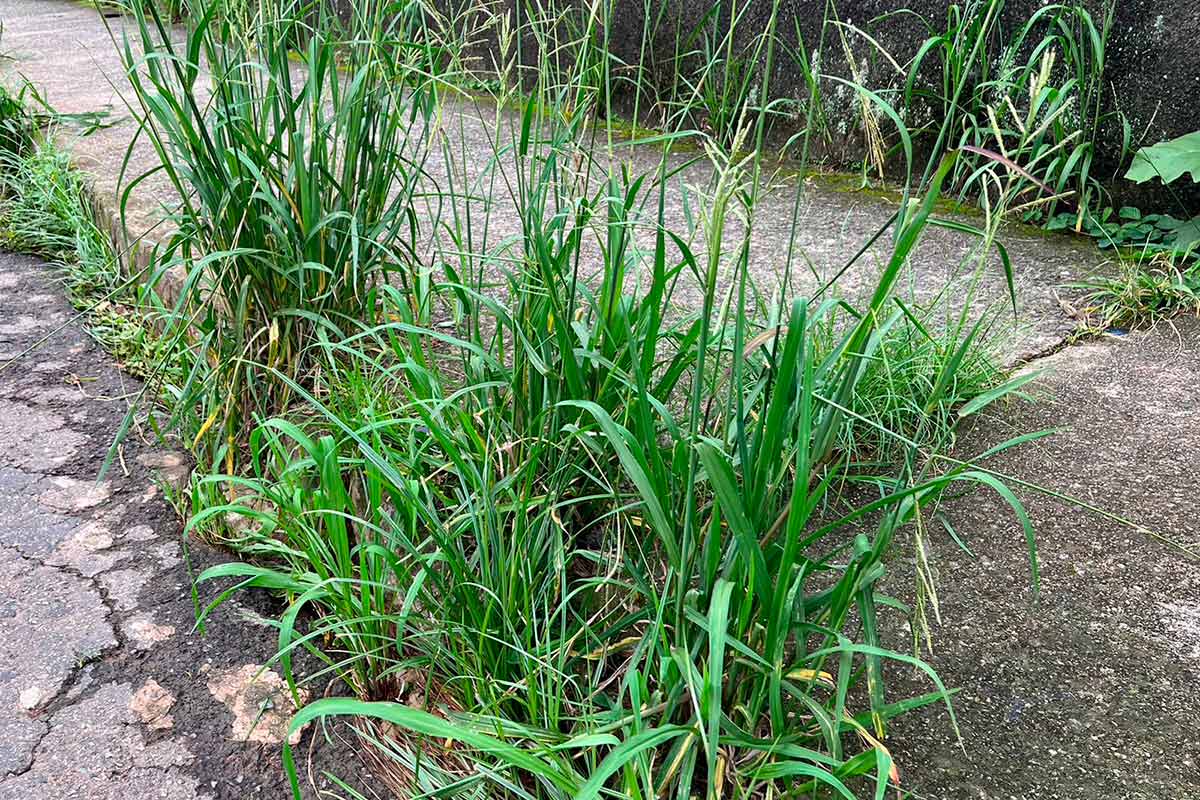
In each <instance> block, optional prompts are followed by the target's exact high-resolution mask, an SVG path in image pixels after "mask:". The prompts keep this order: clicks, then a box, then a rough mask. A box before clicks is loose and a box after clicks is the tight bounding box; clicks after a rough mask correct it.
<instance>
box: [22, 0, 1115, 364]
mask: <svg viewBox="0 0 1200 800" xmlns="http://www.w3.org/2000/svg"><path fill="white" fill-rule="evenodd" d="M0 22H2V23H3V25H4V29H5V30H4V40H3V47H4V49H5V51H6V54H7V55H8V56H9V57H10V58H11V59H12V61H11V62H10V63H9V64H8V66H7V73H8V74H7V78H6V79H7V80H8V81H9V82H10V83H11V82H12V81H13V80H15V79H16V77H17V75H18V74H19V75H20V76H23V77H25V78H27V79H29V80H30V81H31V82H32V83H33V84H34V85H36V86H37V87H38V88H39V90H40V91H41V93H42V94H43V95H44V96H45V98H46V100H47V101H48V102H49V103H50V104H51V105H52V106H54V107H55V108H57V109H58V110H60V111H62V112H68V113H73V114H82V113H89V112H98V111H105V110H111V111H112V112H113V116H112V117H111V118H110V121H118V120H119V122H118V124H115V125H113V126H112V127H108V128H104V129H101V130H99V131H96V132H93V133H91V134H90V135H88V136H83V137H78V136H74V135H73V134H71V133H70V131H69V130H64V131H63V132H62V136H63V139H64V141H68V142H70V143H71V144H72V146H73V148H74V152H75V157H76V160H77V162H78V164H79V166H80V167H81V169H82V170H83V171H84V172H85V173H86V174H87V175H88V177H89V180H90V182H91V184H92V186H93V189H94V194H95V197H96V198H97V200H98V201H99V203H100V205H101V206H102V207H103V208H104V209H105V210H106V213H107V215H108V216H109V217H111V218H114V219H115V218H116V217H117V216H119V206H118V203H117V198H118V197H119V194H118V183H119V181H118V178H119V175H120V171H121V165H122V161H123V159H124V157H125V152H126V148H127V145H128V142H129V140H130V139H131V138H132V136H133V133H134V130H135V125H134V123H133V121H132V119H130V118H129V115H128V111H127V110H126V109H125V107H124V103H123V102H122V101H121V100H120V98H119V96H118V94H117V92H116V91H115V90H114V87H118V88H120V89H121V90H122V91H123V92H125V93H126V94H127V93H128V90H127V89H126V88H125V84H124V78H123V73H122V67H121V64H120V59H119V57H118V55H117V52H116V50H115V48H114V46H113V42H112V40H111V36H110V33H109V30H108V29H107V28H106V27H105V26H104V25H103V24H101V19H100V17H99V16H98V15H97V13H96V12H95V11H94V10H92V9H88V8H86V7H82V6H80V5H76V4H74V3H71V2H68V1H67V0H7V2H5V4H4V6H3V8H2V9H0ZM109 23H110V24H111V25H112V26H113V31H114V32H115V33H116V34H117V35H118V37H119V36H120V33H119V29H120V26H121V25H122V24H123V23H122V22H121V20H120V19H119V18H113V19H110V20H109ZM519 129H520V120H519V119H518V118H516V117H515V116H514V115H513V114H510V113H508V112H502V113H499V114H497V113H496V110H495V109H494V108H492V107H490V106H488V105H486V104H482V103H476V102H474V101H467V100H462V101H459V102H456V103H452V104H451V105H450V107H449V108H448V109H447V111H446V114H445V116H444V119H443V123H442V128H441V133H442V135H445V136H447V137H449V139H450V144H449V146H448V149H449V151H451V152H454V153H456V154H458V158H457V161H458V163H457V164H455V165H448V164H446V163H445V161H444V159H443V151H442V150H441V148H440V147H435V148H434V151H433V152H432V154H431V158H430V161H429V163H428V164H427V165H426V168H427V169H428V172H429V174H428V180H429V181H430V186H431V187H432V186H433V185H437V186H440V187H445V186H446V185H448V182H447V179H446V178H447V174H448V172H449V171H450V170H452V169H453V170H455V172H456V175H455V178H456V179H455V185H457V186H460V187H465V188H467V189H470V190H474V191H477V192H479V193H481V194H486V195H489V196H490V197H491V198H492V199H491V200H490V201H489V202H487V203H486V204H485V203H474V204H472V206H473V208H472V213H473V214H474V215H475V216H474V223H475V229H476V233H477V234H478V233H479V231H483V230H486V232H487V234H486V238H480V239H477V240H476V241H475V242H473V245H474V248H475V250H476V251H477V254H478V256H477V258H476V264H477V265H478V266H479V268H481V269H491V270H495V269H496V264H497V263H503V259H504V258H505V257H513V256H519V255H520V254H519V252H516V251H515V250H514V243H513V241H514V237H516V235H517V234H519V232H520V229H519V219H520V218H519V215H518V214H516V213H514V209H513V205H512V203H511V201H510V199H509V198H508V197H507V191H506V190H505V189H504V187H505V186H506V185H511V184H512V183H513V182H514V181H515V177H514V176H513V175H512V174H508V175H505V176H498V175H497V176H492V175H489V174H488V173H487V172H486V170H487V165H488V164H490V163H492V161H493V155H494V153H495V152H497V151H498V150H499V149H501V148H504V147H506V146H507V145H508V144H509V143H510V142H511V141H512V140H513V137H514V136H515V135H516V132H517V131H519ZM697 155H698V154H696V153H687V154H681V155H677V156H674V157H673V160H672V164H673V166H682V165H684V163H685V162H687V161H693V162H694V163H691V164H690V166H686V167H684V168H683V169H682V170H681V171H680V172H679V173H678V174H677V175H676V176H675V177H673V178H672V179H671V180H672V181H673V185H672V187H670V189H669V191H668V192H667V198H668V206H667V208H666V212H665V218H666V224H667V226H668V227H669V229H670V230H672V231H675V232H677V233H679V234H680V235H681V236H682V237H684V238H685V239H688V238H690V240H691V244H692V246H693V247H694V249H696V250H697V251H698V252H700V253H702V252H703V242H702V241H700V237H699V235H698V234H697V233H696V232H695V231H694V230H692V229H691V228H690V226H689V221H688V220H689V214H692V215H694V213H695V210H696V208H697V204H698V203H699V202H700V197H701V195H702V194H703V193H704V190H705V187H707V186H708V185H709V183H710V182H711V179H712V175H713V170H712V166H711V164H710V163H709V162H708V161H707V160H706V159H703V158H697ZM155 158H156V156H155V154H154V152H153V150H152V148H151V147H150V145H149V142H147V141H146V139H145V137H142V139H141V140H140V141H139V142H138V144H137V146H135V148H134V150H133V155H132V159H131V161H132V165H131V166H130V167H129V168H128V172H127V175H126V179H127V180H128V179H129V178H130V177H132V176H134V175H137V174H139V173H141V172H142V171H144V170H146V169H149V168H151V167H153V166H154V165H155V164H156V163H157V162H156V160H155ZM612 158H613V159H615V160H617V161H621V162H625V163H628V164H630V165H631V166H632V169H633V171H634V173H635V174H637V173H639V172H653V171H655V170H656V168H657V166H658V162H659V159H660V155H659V151H658V150H657V149H655V148H646V147H642V148H637V149H632V150H631V149H630V148H627V147H622V146H617V147H616V149H615V150H614V152H613V154H612ZM600 160H601V164H603V163H604V162H606V161H607V160H608V157H607V156H602V157H601V159H600ZM508 169H509V170H511V169H512V167H509V168H508ZM596 178H597V176H595V175H593V181H592V186H593V187H595V186H596V185H597V182H596ZM770 185H771V190H770V191H768V192H767V193H766V195H765V197H764V198H763V200H762V201H761V203H760V205H759V207H758V210H757V213H756V216H755V219H754V228H753V237H752V244H751V250H750V262H751V266H750V269H751V273H752V275H753V278H754V280H755V282H756V283H757V284H758V285H759V286H760V287H761V289H762V291H763V293H764V295H765V296H766V297H768V298H769V297H771V296H772V295H773V293H775V292H776V291H779V292H780V293H781V294H783V295H784V296H785V297H788V296H792V295H796V294H805V293H811V292H812V291H813V290H814V289H815V287H816V286H817V285H819V284H820V283H822V282H823V281H824V280H826V279H828V278H830V277H831V276H833V275H834V274H835V273H837V271H838V270H839V269H841V268H842V267H843V265H844V264H845V263H846V261H847V260H848V259H849V258H850V256H851V255H853V254H854V253H855V252H856V251H857V250H858V249H859V248H860V247H861V246H862V245H863V244H864V243H866V242H867V241H868V240H869V239H870V238H871V236H872V235H874V234H875V233H876V232H877V231H878V230H879V229H880V228H881V227H882V226H884V225H885V224H886V222H887V220H888V218H889V217H890V216H891V214H892V213H893V211H894V210H895V204H894V202H890V201H889V200H887V199H885V198H881V197H870V196H866V195H863V194H857V193H853V192H847V191H844V190H842V189H841V188H839V187H838V185H837V184H836V183H827V182H824V181H822V180H819V179H818V180H810V181H809V183H808V185H807V186H806V187H805V193H804V197H803V200H802V201H801V203H800V205H799V214H798V216H797V219H796V224H795V226H794V227H793V225H792V217H793V213H792V212H793V207H794V205H795V203H796V182H795V179H794V178H793V177H792V175H791V173H789V172H788V171H787V169H786V168H785V169H781V170H779V171H774V170H772V172H771V181H770ZM685 190H686V194H687V196H688V200H687V204H689V205H685V201H684V199H683V198H684V197H685ZM593 191H594V188H593ZM174 202H175V198H174V195H173V193H172V191H171V188H170V186H168V185H166V184H165V181H164V180H163V177H162V175H161V174H160V175H156V176H154V177H153V178H151V179H150V180H149V181H147V182H145V183H143V184H141V185H140V186H138V187H137V189H136V190H135V191H134V192H133V194H132V196H131V198H130V202H129V206H128V208H127V209H126V211H127V217H126V219H127V222H128V224H129V230H128V233H127V234H121V236H120V237H118V239H119V240H120V241H132V240H135V239H137V238H138V237H140V236H142V235H144V234H147V232H148V231H149V233H148V235H147V239H148V240H150V241H154V240H159V239H161V237H162V236H163V235H164V233H165V231H166V228H165V227H162V226H159V227H155V226H156V225H158V223H159V222H160V221H161V220H162V219H163V217H164V212H165V210H166V209H168V208H170V207H171V206H172V205H173V203H174ZM645 212H646V214H647V215H648V216H653V213H654V208H653V198H651V202H650V206H649V207H647V208H646V209H645ZM485 220H486V226H485V224H484V223H485ZM730 225H731V229H732V230H733V231H736V230H739V229H740V228H739V224H738V223H737V221H736V220H732V219H731V220H730ZM429 227H430V226H429V225H428V222H426V228H427V229H428V228H429ZM639 235H640V237H641V242H642V244H643V246H644V247H646V248H651V247H652V246H653V239H652V234H651V233H650V232H649V230H648V229H641V230H640V231H639ZM1001 238H1002V240H1003V242H1004V244H1005V245H1006V246H1007V248H1008V250H1009V253H1010V255H1011V257H1012V260H1013V265H1014V269H1015V272H1016V283H1017V290H1018V297H1019V300H1020V304H1021V310H1020V314H1019V322H1018V324H1017V326H1016V328H1017V329H1018V332H1017V333H1016V334H1014V336H1013V342H1012V347H1011V349H1012V355H1013V357H1014V358H1019V357H1023V356H1028V355H1030V354H1033V353H1038V352H1043V351H1045V350H1047V349H1050V348H1053V347H1054V346H1056V345H1058V344H1059V343H1061V341H1062V340H1063V338H1064V337H1065V336H1066V335H1068V334H1069V333H1070V332H1071V331H1072V330H1073V329H1074V328H1075V325H1076V323H1075V321H1074V320H1072V319H1070V318H1069V317H1067V316H1066V315H1065V314H1064V313H1063V311H1062V309H1061V307H1060V304H1059V302H1058V298H1057V291H1058V290H1057V288H1056V287H1058V286H1059V285H1060V284H1062V283H1063V282H1064V281H1066V280H1069V279H1073V278H1079V277H1082V276H1084V275H1086V274H1089V273H1091V272H1093V271H1095V270H1096V269H1097V268H1099V266H1100V264H1101V263H1102V261H1103V258H1102V256H1101V255H1100V254H1099V253H1098V252H1097V251H1096V249H1095V248H1094V247H1093V245H1092V244H1091V242H1090V241H1084V240H1077V239H1071V238H1068V237H1059V236H1047V235H1045V234H1043V233H1041V232H1039V231H1036V230H1031V229H1025V228H1022V227H1020V226H1013V227H1011V228H1009V229H1006V230H1005V231H1004V233H1003V235H1002V237H1001ZM789 241H790V242H792V243H793V244H794V247H795V261H794V264H793V266H792V275H791V279H790V282H789V284H790V285H789V286H787V287H780V282H781V274H782V272H783V271H784V266H785V261H786V256H787V252H788V245H789ZM890 241H891V234H890V232H887V233H885V234H884V235H883V236H882V237H880V241H879V243H878V244H877V245H876V246H875V247H873V248H872V249H871V250H870V251H869V252H868V253H867V255H866V256H865V257H864V258H863V259H862V260H861V261H860V262H859V264H858V265H856V266H855V267H854V268H853V269H851V270H849V272H847V273H846V275H845V276H844V277H843V278H842V279H841V280H840V281H838V283H837V285H836V291H838V292H840V293H841V294H842V295H844V296H846V297H848V298H850V299H852V300H861V299H863V298H864V296H865V295H867V294H868V293H869V291H870V290H871V288H872V287H873V285H874V282H875V278H876V276H877V274H878V271H879V269H880V265H881V264H882V263H883V262H884V260H885V259H886V257H887V254H888V252H887V248H888V244H889V242H890ZM726 244H727V246H728V247H730V248H731V249H732V248H736V247H737V245H738V237H737V236H736V234H735V233H730V234H729V235H728V236H727V239H726ZM978 247H979V242H978V240H977V239H976V238H975V237H972V236H969V235H964V234H961V233H957V232H954V231H950V230H946V229H940V228H935V229H930V230H929V231H928V232H927V235H926V237H925V239H924V240H923V242H922V244H921V246H920V248H919V249H918V251H917V252H916V255H915V256H914V257H913V258H912V260H911V262H910V264H911V267H910V271H909V273H910V274H909V275H908V276H906V277H905V278H904V286H905V288H904V289H903V290H902V293H905V294H907V295H910V296H911V298H913V299H915V300H917V301H923V302H932V301H933V299H934V298H935V297H938V296H939V295H941V293H942V292H943V291H945V292H946V294H945V295H944V299H945V300H946V301H947V302H948V303H949V304H951V305H954V304H958V303H961V302H964V301H965V300H966V299H967V298H968V296H969V297H970V299H971V301H972V303H973V305H974V306H976V307H977V308H980V309H981V308H983V307H985V306H987V305H989V304H996V303H1003V302H1006V300H1005V298H1006V292H1007V285H1006V282H1005V280H1004V278H1003V274H1002V271H1001V269H1000V265H999V262H998V260H997V259H996V258H994V257H993V258H990V259H989V258H986V257H984V258H982V259H975V258H974V257H973V254H975V253H976V251H977V248H978ZM593 252H594V251H593ZM483 254H487V255H488V256H490V258H489V259H485V258H484V257H483ZM585 267H586V265H585ZM977 270H979V271H981V278H980V280H979V281H978V283H976V281H975V276H976V272H977ZM726 286H727V283H723V284H722V288H723V289H724V288H725V287H726ZM675 300H676V305H677V307H679V308H682V309H687V308H689V307H690V308H693V309H694V308H696V307H698V304H699V291H698V287H697V286H696V285H695V283H694V282H692V283H688V278H687V276H685V279H684V281H682V282H681V286H680V288H679V290H678V292H677V295H676V297H675Z"/></svg>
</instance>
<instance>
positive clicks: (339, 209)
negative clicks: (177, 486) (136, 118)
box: [123, 2, 440, 463]
mask: <svg viewBox="0 0 1200 800" xmlns="http://www.w3.org/2000/svg"><path fill="white" fill-rule="evenodd" d="M210 10H211V9H209V8H206V13H205V14H204V15H203V16H201V17H200V18H199V19H198V20H197V21H195V23H194V24H193V25H192V26H190V27H189V29H188V33H187V42H186V43H185V44H183V45H182V46H180V45H177V44H176V43H175V40H174V38H173V35H174V33H173V31H172V29H171V28H170V27H169V26H168V21H167V20H166V19H164V18H163V16H162V15H161V14H160V13H159V12H158V10H157V9H156V8H154V7H153V6H151V7H150V9H149V10H148V11H147V10H143V8H142V7H141V6H134V7H133V9H132V11H133V15H134V20H135V27H134V31H135V34H134V35H135V36H136V38H137V42H136V45H135V43H134V42H132V41H126V42H125V43H124V50H123V55H124V60H125V64H126V66H127V69H128V76H129V80H130V84H131V86H132V89H133V97H134V102H135V103H137V104H138V105H139V106H140V108H141V111H142V114H143V119H144V128H143V132H144V135H145V136H146V137H148V138H149V140H150V141H151V142H152V143H153V144H154V146H155V148H156V149H157V150H158V152H159V154H160V156H161V161H162V165H163V166H162V169H163V171H164V172H165V174H166V175H167V177H168V178H169V179H170V181H171V182H172V184H174V186H175V189H176V191H177V192H178V194H179V197H180V199H181V203H182V204H181V206H180V209H179V211H178V212H177V213H176V214H175V221H176V222H177V223H178V227H179V232H178V234H177V235H175V236H174V237H173V238H172V239H171V241H170V243H169V245H168V246H167V247H166V248H165V249H164V250H163V251H162V252H160V253H159V261H158V266H159V272H160V274H161V273H162V272H165V271H166V270H169V269H181V270H183V271H184V272H185V273H186V279H185V281H184V284H183V285H184V289H183V292H182V296H181V297H180V299H179V303H178V305H177V307H176V309H175V311H174V313H173V314H172V315H171V320H172V323H173V324H174V325H175V327H176V331H177V335H178V336H179V337H180V338H181V339H185V340H188V341H189V342H190V346H191V347H192V348H194V350H195V351H196V352H197V353H200V354H211V358H209V357H208V356H207V355H205V356H204V357H198V358H196V359H195V363H196V364H197V365H198V366H199V367H201V368H200V369H198V370H196V371H194V372H193V373H192V374H191V375H189V379H188V381H187V383H186V385H184V386H182V387H181V388H180V390H179V394H180V406H181V407H182V408H184V409H186V410H187V411H188V413H191V412H192V410H193V409H195V408H197V407H199V408H201V409H202V411H201V412H200V413H201V418H202V419H203V423H202V424H201V426H200V429H199V430H198V431H197V432H196V435H195V440H196V444H197V445H200V444H206V445H207V456H208V458H209V459H210V460H211V461H213V462H215V461H218V460H221V459H226V460H228V461H229V462H230V463H232V462H233V461H236V460H237V458H238V448H239V447H240V445H241V444H242V443H243V439H242V432H243V428H244V427H245V426H247V425H249V424H250V423H251V420H253V419H254V417H255V415H257V414H270V413H274V412H276V411H279V410H281V409H284V408H286V407H287V405H288V403H289V402H290V401H291V399H292V398H293V397H294V390H293V389H291V388H290V386H289V383H288V382H286V381H283V380H280V379H278V378H277V377H276V375H283V376H286V377H287V378H288V379H290V380H291V381H295V382H298V383H299V384H300V385H302V386H311V382H312V372H313V370H314V369H315V363H314V361H313V358H312V353H313V350H312V346H313V344H314V343H315V342H316V341H318V340H319V339H320V338H322V337H331V338H338V337H340V336H341V335H342V333H341V332H342V330H343V328H344V326H346V325H347V323H351V324H352V323H355V322H356V321H358V320H361V319H364V318H370V316H371V314H372V311H373V305H374V302H375V301H374V299H373V297H374V293H373V290H374V288H375V287H376V286H377V285H379V284H381V283H384V282H387V281H388V280H398V281H401V282H406V281H412V280H414V278H415V275H416V274H417V273H418V272H419V268H420V264H421V259H422V254H421V253H419V252H418V251H417V249H416V247H417V237H418V233H417V228H416V226H417V218H416V216H415V215H414V213H413V206H414V203H415V197H416V195H417V193H418V186H419V178H420V176H421V173H422V169H423V160H424V159H425V158H427V157H428V153H429V149H428V148H427V147H425V146H424V139H425V137H426V136H427V133H428V126H429V124H430V112H431V109H432V106H431V102H432V100H433V98H434V96H435V95H436V92H437V87H436V82H435V77H436V76H434V75H433V74H432V72H431V70H432V69H435V68H436V66H437V64H438V63H440V62H439V61H438V59H437V57H436V54H434V53H433V52H431V51H430V49H429V48H427V47H422V46H420V45H417V44H413V45H411V46H410V45H409V42H410V41H416V40H415V39H412V38H411V36H410V35H409V34H410V32H411V30H413V29H417V28H419V27H420V26H422V25H423V24H424V18H423V17H422V16H421V15H420V13H419V7H418V4H416V3H412V4H408V5H406V6H404V7H390V8H389V17H388V20H389V21H388V22H386V23H385V22H384V21H383V13H384V12H383V8H382V6H380V7H379V8H377V9H376V10H375V11H374V12H373V14H364V19H367V18H369V19H371V20H373V21H374V23H375V24H374V26H373V27H371V28H365V27H364V28H362V31H363V32H365V33H369V34H370V35H369V36H368V35H364V36H362V37H358V36H353V37H351V38H342V39H338V38H335V37H334V36H333V35H332V34H331V33H330V30H332V29H333V28H334V26H333V24H332V23H331V22H330V21H329V20H328V18H327V14H328V13H329V12H328V11H327V10H324V8H323V7H322V8H321V9H319V10H317V11H315V12H314V13H315V14H316V16H315V17H314V18H311V24H310V17H309V16H308V12H309V11H310V8H309V6H308V5H307V4H304V3H300V2H284V3H281V4H274V5H272V4H268V5H264V7H263V9H262V12H261V14H260V18H259V19H258V20H257V22H256V26H255V27H254V28H253V35H248V32H247V30H246V29H244V28H242V27H241V26H240V24H239V23H235V22H233V21H231V20H230V19H229V18H227V17H221V18H220V19H214V18H213V15H212V14H210V13H207V12H208V11H210ZM389 43H395V44H396V46H394V47H392V46H388V45H389ZM293 56H296V57H297V58H298V64H293V61H292V58H293ZM201 59H202V60H203V62H204V63H205V64H206V66H207V67H208V68H209V69H210V70H211V74H212V75H214V76H216V79H215V82H214V83H213V85H212V86H211V87H209V86H207V85H206V83H205V81H204V80H203V79H202V73H201V71H200V70H199V69H198V66H197V64H198V62H199V60H201ZM135 180H137V179H135ZM214 298H219V300H218V301H217V302H213V299H214ZM185 329H186V330H187V331H188V332H187V333H186V334H185V333H184V332H183V331H184V330H185ZM192 333H198V334H199V335H198V336H196V337H193V336H191V334H192Z"/></svg>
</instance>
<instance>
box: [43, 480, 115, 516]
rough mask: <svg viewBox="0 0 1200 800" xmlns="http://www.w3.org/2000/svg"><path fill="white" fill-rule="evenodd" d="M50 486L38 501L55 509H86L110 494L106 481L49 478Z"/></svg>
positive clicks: (66, 510)
mask: <svg viewBox="0 0 1200 800" xmlns="http://www.w3.org/2000/svg"><path fill="white" fill-rule="evenodd" d="M50 483H51V484H52V485H53V486H52V488H50V489H47V490H46V491H44V492H42V494H41V495H40V496H39V497H38V502H40V503H41V504H42V505H44V506H47V507H48V508H52V509H54V510H55V511H63V512H68V513H69V512H72V511H86V510H87V509H89V508H93V507H95V506H98V505H100V504H101V503H103V502H104V501H105V500H107V499H108V498H109V496H110V495H111V494H112V487H111V484H109V483H108V481H100V482H99V483H97V482H95V481H80V480H76V479H75V478H67V477H61V476H60V477H57V478H51V479H50Z"/></svg>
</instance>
